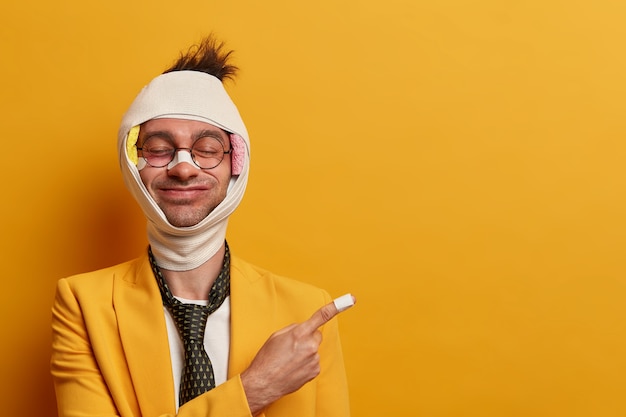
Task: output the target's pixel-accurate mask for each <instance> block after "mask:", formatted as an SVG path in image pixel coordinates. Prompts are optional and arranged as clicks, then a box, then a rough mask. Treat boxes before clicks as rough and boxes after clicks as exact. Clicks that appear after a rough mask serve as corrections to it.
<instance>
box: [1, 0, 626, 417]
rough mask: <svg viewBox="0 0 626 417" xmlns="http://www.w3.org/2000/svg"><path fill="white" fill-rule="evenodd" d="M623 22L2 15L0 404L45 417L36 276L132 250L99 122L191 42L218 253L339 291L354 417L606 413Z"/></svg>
mask: <svg viewBox="0 0 626 417" xmlns="http://www.w3.org/2000/svg"><path fill="white" fill-rule="evenodd" d="M624 22H626V3H624V2H622V1H609V0H599V1H578V0H574V1H557V0H548V1H543V0H529V1H500V0H493V1H487V0H479V1H453V0H443V1H420V0H410V1H409V0H387V1H384V2H374V1H354V0H352V1H342V0H320V1H316V2H294V1H286V0H285V1H279V0H265V1H252V0H248V1H231V2H229V1H220V2H209V1H184V0H183V1H178V2H173V1H162V0H157V1H154V0H153V1H128V0H124V1H122V0H109V1H102V2H85V1H78V0H59V1H50V2H48V1H41V0H40V1H38V2H31V1H21V2H4V3H3V4H2V6H1V12H0V41H1V51H0V52H1V65H0V91H1V94H2V101H1V109H0V110H1V111H0V114H1V115H2V116H1V117H2V129H1V132H2V148H1V149H2V153H1V155H2V168H3V170H2V172H3V173H4V176H3V180H2V185H3V195H4V197H3V204H2V219H3V221H2V222H3V227H2V248H1V251H0V254H1V255H0V256H1V257H2V259H1V262H2V276H3V279H2V287H1V288H2V301H1V303H0V305H1V307H0V308H1V310H0V317H1V320H2V328H3V331H2V334H3V335H2V344H1V347H0V358H1V359H0V360H1V361H2V362H1V363H0V368H1V370H2V381H1V382H2V387H1V388H2V389H1V390H0V396H1V400H2V401H1V404H2V409H3V413H2V414H3V415H6V416H29V417H30V416H46V415H47V416H52V415H55V412H54V396H53V392H52V388H51V380H50V377H49V375H48V357H49V341H50V335H49V334H50V331H49V316H50V305H51V302H52V297H53V292H54V286H55V282H56V280H57V279H58V278H60V277H62V276H67V275H71V274H74V273H78V272H83V271H87V270H93V269H96V268H100V267H104V266H107V265H110V264H113V263H117V262H121V261H123V260H126V259H129V258H131V257H134V256H136V255H137V254H139V253H140V252H141V251H142V250H143V249H144V247H145V244H146V241H145V237H144V219H143V217H142V213H141V212H140V211H139V209H138V208H137V207H136V205H135V203H134V201H132V199H131V197H130V195H129V194H128V193H127V192H126V190H125V189H124V187H123V185H122V181H121V176H120V174H119V171H118V167H117V157H116V154H115V148H116V146H115V141H116V131H117V127H118V123H119V121H120V118H121V115H122V114H123V112H124V111H125V109H126V107H127V106H128V105H129V103H130V101H131V100H132V98H133V97H134V95H135V94H136V93H137V92H138V90H139V89H140V88H141V87H142V86H143V85H144V84H145V83H146V82H148V81H149V80H150V79H151V78H152V77H154V76H156V75H157V74H158V73H160V72H161V71H162V70H163V69H164V68H165V67H166V66H167V65H169V64H170V63H171V62H172V60H173V59H174V58H175V57H176V56H177V54H178V53H179V51H181V50H184V49H186V47H187V46H188V45H189V44H191V43H193V42H194V41H196V40H198V39H199V38H200V37H201V36H203V35H204V34H207V33H208V32H209V31H214V32H215V33H216V34H217V35H218V36H219V37H221V38H222V39H224V40H226V41H227V44H228V46H230V47H231V48H233V49H235V50H236V55H235V59H236V63H237V64H238V65H239V66H240V67H241V68H242V71H241V73H240V77H239V78H238V81H237V82H236V83H231V84H228V89H229V91H230V92H231V94H232V96H233V98H234V100H235V101H236V102H237V103H238V105H239V108H240V111H241V113H242V115H243V117H244V120H245V121H246V124H247V126H248V129H249V131H250V136H251V140H252V144H253V148H252V152H253V155H252V172H251V177H250V182H249V189H248V191H247V194H246V197H245V198H244V202H243V203H242V205H241V206H240V208H239V209H238V211H237V212H236V213H235V215H233V217H232V219H231V222H230V228H229V241H230V242H231V247H232V248H233V251H235V252H236V253H237V254H238V255H240V256H242V257H244V258H246V259H248V260H250V261H252V262H254V263H257V264H259V265H262V266H264V267H266V268H268V269H271V270H274V271H275V272H278V273H281V274H283V275H288V276H292V277H296V278H298V279H300V280H302V281H306V282H310V283H314V284H316V285H318V286H321V287H324V288H326V289H327V290H328V291H329V292H330V293H331V294H333V295H336V296H339V295H341V294H343V293H345V292H349V291H350V292H353V293H354V294H355V295H357V296H358V299H359V303H358V305H357V307H356V308H354V309H352V310H350V311H348V312H346V313H344V315H343V316H342V317H341V332H342V338H343V343H344V350H345V355H346V361H347V371H348V376H349V381H350V386H351V402H352V409H353V415H354V416H364V417H370V416H371V417H374V416H376V417H380V416H429V417H439V416H480V417H491V416H493V417H495V416H498V417H502V416H507V417H511V416H524V417H526V416H546V417H547V416H603V417H607V416H624V415H626V396H625V389H626V320H625V319H626V302H625V300H626V275H625V268H624V256H623V254H624V250H625V248H626V220H625V212H626V175H625V172H624V161H625V160H626V145H625V142H624V136H625V135H624V134H625V133H626V118H625V117H624V100H625V99H624V98H625V96H626V81H625V77H626V54H625V53H624V45H625V41H626V24H625V23H624ZM146 417H151V416H146Z"/></svg>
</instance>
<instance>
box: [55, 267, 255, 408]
mask: <svg viewBox="0 0 626 417" xmlns="http://www.w3.org/2000/svg"><path fill="white" fill-rule="evenodd" d="M87 328H88V326H86V323H85V318H84V316H83V311H82V308H81V303H80V302H79V300H78V298H77V296H76V294H75V293H74V291H73V290H72V287H71V285H70V283H69V282H68V280H66V279H64V280H60V281H59V283H58V285H57V292H56V297H55V301H54V304H53V308H52V358H51V372H52V376H53V381H54V386H55V391H56V398H57V407H58V415H59V417H173V416H175V415H176V416H178V417H223V416H225V415H228V416H233V417H251V414H250V410H249V408H248V403H247V399H246V396H245V392H244V390H243V386H242V384H241V380H240V378H239V376H238V375H237V376H235V377H233V378H231V379H230V380H228V381H227V382H225V383H224V384H221V385H220V386H218V387H216V388H215V389H213V390H211V391H209V392H207V393H205V394H203V395H200V396H198V397H197V398H195V399H194V400H192V401H189V402H188V403H186V404H185V405H183V406H182V407H181V408H180V409H179V411H178V414H175V413H174V412H173V411H172V410H170V411H171V412H168V411H167V410H163V413H160V412H157V413H154V414H153V415H147V414H144V412H143V411H142V410H141V409H140V406H139V405H138V401H137V399H136V398H135V395H134V390H133V386H132V381H130V380H129V378H124V377H121V376H118V377H116V375H115V372H114V371H109V372H106V377H105V375H104V374H103V372H102V371H101V368H100V366H99V362H107V361H109V360H110V358H99V357H96V355H95V354H94V349H93V348H92V346H91V343H90V338H89V332H88V330H87Z"/></svg>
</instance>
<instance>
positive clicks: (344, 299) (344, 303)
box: [333, 293, 354, 311]
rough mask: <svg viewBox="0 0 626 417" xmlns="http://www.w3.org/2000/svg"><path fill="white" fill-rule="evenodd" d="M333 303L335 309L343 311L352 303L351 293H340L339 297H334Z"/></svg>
mask: <svg viewBox="0 0 626 417" xmlns="http://www.w3.org/2000/svg"><path fill="white" fill-rule="evenodd" d="M333 303H335V307H337V310H339V311H343V310H346V309H348V308H350V307H352V306H353V305H354V300H353V299H352V294H350V293H348V294H345V295H342V296H341V297H339V298H335V300H334V301H333Z"/></svg>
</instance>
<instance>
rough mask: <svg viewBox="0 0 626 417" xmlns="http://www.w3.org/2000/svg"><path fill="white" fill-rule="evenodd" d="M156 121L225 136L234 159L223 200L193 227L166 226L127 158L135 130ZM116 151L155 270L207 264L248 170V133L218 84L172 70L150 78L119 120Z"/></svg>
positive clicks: (221, 238)
mask: <svg viewBox="0 0 626 417" xmlns="http://www.w3.org/2000/svg"><path fill="white" fill-rule="evenodd" d="M157 118H174V119H187V120H196V121H201V122H205V123H210V124H212V125H214V126H217V127H219V128H221V129H223V130H225V131H226V132H229V133H231V146H233V151H234V154H233V158H237V161H236V162H234V163H233V173H234V174H238V175H233V178H232V180H231V185H230V187H229V189H228V193H227V195H226V198H225V199H224V201H222V202H221V203H220V204H219V205H218V206H217V207H216V208H215V209H214V210H213V211H212V212H211V213H210V214H209V215H208V216H207V217H206V218H205V219H203V220H202V221H201V222H200V223H198V224H196V225H194V226H190V227H175V226H172V225H171V224H170V223H169V222H168V221H167V218H166V217H165V214H164V213H163V211H162V210H161V209H160V208H159V206H158V205H157V204H156V202H155V201H154V199H153V198H152V196H151V195H150V194H149V192H148V190H147V189H146V187H145V186H144V184H143V182H142V181H141V177H140V176H139V170H138V169H137V156H136V153H133V152H134V151H136V149H134V147H133V146H130V147H127V140H129V136H131V139H130V140H131V141H133V140H134V141H136V139H137V136H136V135H137V134H138V129H137V128H136V126H139V125H141V124H142V123H144V122H146V121H148V120H151V119H157ZM131 130H132V131H131ZM129 132H130V135H129ZM133 144H134V142H133ZM235 147H236V148H237V149H234V148H235ZM118 152H119V160H120V166H121V169H122V176H123V177H124V182H125V183H126V186H127V187H128V189H129V190H130V192H131V193H132V195H133V196H134V197H135V199H136V200H137V202H138V203H139V205H140V206H141V208H142V209H143V211H144V213H145V215H146V217H147V219H148V227H147V229H148V240H149V242H150V245H151V247H152V252H153V254H154V256H155V258H156V260H157V262H158V264H159V266H161V267H163V268H165V269H170V270H174V271H186V270H190V269H194V268H196V267H198V266H200V265H202V264H203V263H204V262H206V261H207V260H209V259H210V258H211V257H212V256H213V255H214V254H215V253H216V252H217V251H218V250H219V248H220V247H221V245H222V244H223V243H224V239H225V237H226V225H227V223H228V216H230V214H231V213H232V212H233V211H234V210H235V208H237V206H238V205H239V203H240V202H241V199H242V198H243V193H244V191H245V189H246V184H247V182H248V171H249V168H250V141H249V139H248V132H247V130H246V127H245V125H244V124H243V121H242V120H241V117H240V116H239V112H238V111H237V107H235V104H234V103H233V102H232V100H231V99H230V97H229V96H228V94H227V93H226V90H225V89H224V86H223V85H222V83H221V81H220V80H219V79H217V78H216V77H213V76H212V75H209V74H205V73H203V72H197V71H174V72H170V73H167V74H163V75H160V76H158V77H156V78H155V79H154V80H152V81H151V82H150V84H148V85H147V86H145V87H144V88H143V90H141V92H140V93H139V95H138V96H137V97H136V98H135V101H133V103H132V104H131V106H130V108H129V109H128V111H127V112H126V114H125V115H124V117H123V119H122V124H121V126H120V130H119V133H118ZM181 156H182V157H184V155H181ZM235 166H237V168H235Z"/></svg>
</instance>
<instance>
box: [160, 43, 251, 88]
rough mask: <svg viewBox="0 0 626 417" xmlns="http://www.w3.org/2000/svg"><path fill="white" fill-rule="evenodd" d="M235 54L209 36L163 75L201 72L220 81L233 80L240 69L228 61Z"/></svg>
mask: <svg viewBox="0 0 626 417" xmlns="http://www.w3.org/2000/svg"><path fill="white" fill-rule="evenodd" d="M232 54H233V51H232V50H227V49H226V46H225V44H224V42H221V41H218V40H217V39H216V38H215V36H213V35H212V34H211V35H208V36H206V37H205V38H203V39H202V40H201V41H200V43H198V44H196V45H193V46H191V47H190V48H189V49H188V50H187V52H186V53H184V54H183V53H182V52H181V54H180V57H179V58H178V60H177V61H176V62H174V64H172V66H170V67H169V68H168V69H166V70H165V71H163V74H167V73H168V72H173V71H199V72H205V73H207V74H210V75H212V76H214V77H216V78H217V79H219V80H220V81H222V82H223V81H224V80H225V79H230V80H233V79H234V78H235V75H236V73H237V71H238V70H239V68H237V67H236V66H234V65H232V64H230V63H229V62H228V61H229V60H230V58H231V55H232Z"/></svg>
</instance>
